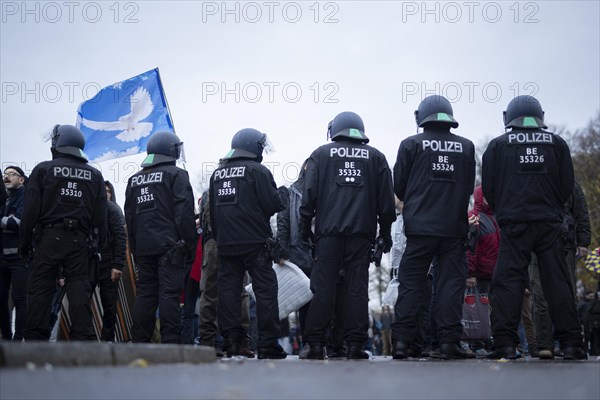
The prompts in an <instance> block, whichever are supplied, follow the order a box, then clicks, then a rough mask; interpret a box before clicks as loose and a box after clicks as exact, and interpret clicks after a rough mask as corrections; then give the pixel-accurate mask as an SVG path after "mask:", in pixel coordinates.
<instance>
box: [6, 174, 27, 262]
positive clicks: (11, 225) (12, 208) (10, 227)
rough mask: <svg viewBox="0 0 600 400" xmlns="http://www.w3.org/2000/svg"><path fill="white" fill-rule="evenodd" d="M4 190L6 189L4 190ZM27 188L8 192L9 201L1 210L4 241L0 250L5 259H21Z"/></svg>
mask: <svg viewBox="0 0 600 400" xmlns="http://www.w3.org/2000/svg"><path fill="white" fill-rule="evenodd" d="M3 189H4V188H3ZM24 198H25V186H21V187H20V188H18V189H11V190H9V191H8V199H7V200H6V204H3V207H2V208H3V210H2V209H1V208H0V211H1V212H0V220H1V222H0V227H1V235H2V239H0V249H2V255H3V256H4V258H5V259H7V260H8V259H15V258H20V256H19V226H20V225H21V219H22V218H23V205H24Z"/></svg>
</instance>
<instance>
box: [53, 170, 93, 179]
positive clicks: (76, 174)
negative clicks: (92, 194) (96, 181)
mask: <svg viewBox="0 0 600 400" xmlns="http://www.w3.org/2000/svg"><path fill="white" fill-rule="evenodd" d="M54 176H55V177H63V178H71V179H81V180H85V181H91V180H92V171H90V170H88V169H81V168H74V167H54Z"/></svg>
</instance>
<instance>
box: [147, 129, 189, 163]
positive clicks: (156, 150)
mask: <svg viewBox="0 0 600 400" xmlns="http://www.w3.org/2000/svg"><path fill="white" fill-rule="evenodd" d="M181 145H183V142H181V140H179V138H178V137H177V135H175V134H174V133H172V132H156V133H155V134H153V135H152V136H150V139H149V140H148V144H147V145H146V152H147V153H148V155H147V156H146V158H145V159H144V161H143V162H142V167H150V166H152V165H157V164H162V163H166V162H173V161H177V159H178V158H179V155H180V154H181Z"/></svg>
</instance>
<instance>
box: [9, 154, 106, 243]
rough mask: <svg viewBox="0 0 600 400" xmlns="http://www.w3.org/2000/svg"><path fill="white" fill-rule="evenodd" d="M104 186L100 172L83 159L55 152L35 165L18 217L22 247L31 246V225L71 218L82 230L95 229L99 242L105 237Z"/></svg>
mask: <svg viewBox="0 0 600 400" xmlns="http://www.w3.org/2000/svg"><path fill="white" fill-rule="evenodd" d="M106 203H107V200H106V189H105V188H104V179H103V178H102V174H101V173H100V171H98V170H97V169H96V168H94V167H92V166H90V165H88V164H87V163H86V162H84V161H83V160H81V159H79V158H76V157H72V156H68V155H63V154H57V155H56V156H55V157H54V159H53V160H51V161H44V162H41V163H39V164H38V165H36V166H35V168H34V169H33V171H31V175H30V176H29V179H28V181H27V185H26V189H25V207H24V211H23V219H22V220H21V230H20V242H21V244H22V246H21V247H24V246H25V245H31V243H32V240H33V228H34V227H35V226H36V225H37V224H39V226H40V227H41V228H43V227H44V226H45V225H49V224H62V223H63V219H65V218H70V219H74V220H76V221H77V222H78V224H79V228H78V229H80V230H81V231H82V232H84V233H86V234H90V233H91V231H92V229H93V228H97V229H98V235H99V238H100V243H104V241H105V239H106V207H107V206H106Z"/></svg>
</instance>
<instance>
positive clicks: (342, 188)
mask: <svg viewBox="0 0 600 400" xmlns="http://www.w3.org/2000/svg"><path fill="white" fill-rule="evenodd" d="M363 141H364V138H360V139H358V140H355V139H350V138H346V137H338V138H337V140H336V141H335V142H332V143H328V144H326V145H323V146H321V147H319V148H318V149H316V150H315V151H314V152H313V153H312V155H311V156H310V158H309V160H308V168H307V170H306V176H305V178H304V179H305V182H304V191H303V195H302V206H301V207H300V215H301V217H302V220H303V222H302V224H304V225H308V226H310V221H311V219H312V218H313V216H314V217H315V240H316V248H315V264H314V267H313V271H312V274H311V290H312V292H313V294H314V296H313V298H312V300H311V303H310V308H309V311H308V315H307V318H306V328H305V336H306V341H308V342H309V343H310V345H311V348H312V347H313V346H314V345H317V346H318V347H322V346H323V344H324V340H325V338H324V335H325V330H326V328H327V326H328V324H329V321H330V320H331V317H332V312H333V307H334V299H335V292H336V282H337V281H338V275H339V272H340V270H341V269H343V270H344V272H345V277H344V282H345V289H344V290H345V293H346V296H345V305H344V317H343V318H342V319H343V320H344V331H345V332H344V339H345V341H346V342H347V343H348V344H349V346H350V347H354V348H355V349H356V351H360V349H361V347H362V345H363V343H364V342H366V340H367V339H368V335H367V331H368V328H369V310H368V302H369V294H368V285H369V264H370V249H371V246H372V242H373V240H374V239H375V235H376V233H377V222H379V225H380V227H381V231H387V232H388V233H389V232H390V229H391V224H392V222H394V220H395V219H396V213H395V210H394V194H393V187H392V177H391V172H390V168H389V165H388V163H387V160H386V159H385V156H384V155H383V154H382V153H381V152H380V151H378V150H377V149H375V148H374V147H371V146H369V145H367V144H365V143H363ZM317 358H318V357H317Z"/></svg>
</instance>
